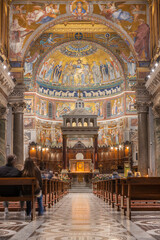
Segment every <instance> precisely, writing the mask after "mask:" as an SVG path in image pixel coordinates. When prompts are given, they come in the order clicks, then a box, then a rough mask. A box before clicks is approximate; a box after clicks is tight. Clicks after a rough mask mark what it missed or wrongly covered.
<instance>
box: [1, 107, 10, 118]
mask: <svg viewBox="0 0 160 240" xmlns="http://www.w3.org/2000/svg"><path fill="white" fill-rule="evenodd" d="M7 113H8V111H7V108H6V107H0V119H5V120H6V119H7Z"/></svg>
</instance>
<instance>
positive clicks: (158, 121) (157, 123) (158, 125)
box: [153, 108, 160, 177]
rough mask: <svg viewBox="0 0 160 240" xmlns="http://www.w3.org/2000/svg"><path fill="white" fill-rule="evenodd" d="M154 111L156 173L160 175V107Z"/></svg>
mask: <svg viewBox="0 0 160 240" xmlns="http://www.w3.org/2000/svg"><path fill="white" fill-rule="evenodd" d="M153 113H154V138H155V175H156V176H157V177H160V108H159V110H158V111H157V110H155V109H154V110H153Z"/></svg>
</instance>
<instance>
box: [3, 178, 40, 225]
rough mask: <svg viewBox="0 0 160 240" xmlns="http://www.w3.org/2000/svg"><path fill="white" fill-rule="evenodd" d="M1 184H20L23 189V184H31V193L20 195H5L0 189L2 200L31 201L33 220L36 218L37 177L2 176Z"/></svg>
mask: <svg viewBox="0 0 160 240" xmlns="http://www.w3.org/2000/svg"><path fill="white" fill-rule="evenodd" d="M0 186H5V187H6V186H8V187H10V186H19V187H20V188H21V189H22V187H23V186H30V187H31V194H30V195H24V194H23V195H20V196H3V192H1V190H0V201H3V202H4V201H9V202H17V201H31V202H32V207H31V220H34V219H35V216H36V212H35V202H36V197H35V195H34V193H35V186H36V179H35V178H27V177H25V178H22V177H19V178H0Z"/></svg>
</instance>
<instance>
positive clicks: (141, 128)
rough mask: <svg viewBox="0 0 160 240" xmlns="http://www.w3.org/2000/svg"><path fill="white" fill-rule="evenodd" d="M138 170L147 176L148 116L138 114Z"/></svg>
mask: <svg viewBox="0 0 160 240" xmlns="http://www.w3.org/2000/svg"><path fill="white" fill-rule="evenodd" d="M138 170H139V171H140V173H141V175H142V176H144V175H148V114H147V112H140V113H138Z"/></svg>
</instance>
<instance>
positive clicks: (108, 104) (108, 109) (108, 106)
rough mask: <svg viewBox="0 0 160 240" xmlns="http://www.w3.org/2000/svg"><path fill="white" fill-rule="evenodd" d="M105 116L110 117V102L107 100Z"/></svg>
mask: <svg viewBox="0 0 160 240" xmlns="http://www.w3.org/2000/svg"><path fill="white" fill-rule="evenodd" d="M106 110H107V117H108V118H109V117H111V103H110V102H107V109H106Z"/></svg>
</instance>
